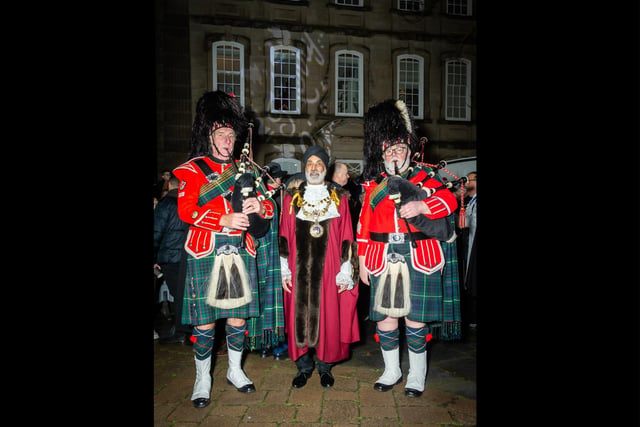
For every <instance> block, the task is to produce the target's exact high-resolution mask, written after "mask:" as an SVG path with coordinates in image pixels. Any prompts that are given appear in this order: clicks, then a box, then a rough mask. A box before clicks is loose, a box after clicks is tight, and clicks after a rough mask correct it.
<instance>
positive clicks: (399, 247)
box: [369, 241, 461, 340]
mask: <svg viewBox="0 0 640 427" xmlns="http://www.w3.org/2000/svg"><path fill="white" fill-rule="evenodd" d="M440 245H441V247H442V250H443V252H444V257H445V265H444V267H443V268H442V270H440V271H437V272H435V273H433V274H429V275H427V274H423V273H421V272H417V271H416V270H415V269H414V268H413V267H412V265H411V243H410V242H408V241H407V242H405V243H401V244H393V243H390V244H389V253H391V252H396V253H398V254H400V255H402V256H403V257H404V260H405V262H406V263H407V266H408V267H409V276H410V281H411V286H410V293H409V295H410V300H411V311H410V312H409V314H408V315H407V316H406V317H407V318H408V319H409V320H413V321H415V322H423V323H427V324H428V325H429V327H430V328H431V329H432V330H434V332H435V333H436V334H437V336H438V337H439V338H441V339H445V340H450V339H459V338H460V337H461V315H460V282H459V274H458V259H457V254H456V243H455V241H454V242H453V243H446V242H440ZM380 277H382V275H380V276H378V277H375V276H373V275H369V281H370V282H369V283H370V284H371V295H370V304H369V307H370V308H369V319H370V320H372V321H374V322H378V321H380V320H383V319H385V318H386V317H387V316H386V315H384V314H381V313H379V312H377V311H375V310H374V309H373V306H374V298H375V295H376V290H377V288H378V285H379V279H380Z"/></svg>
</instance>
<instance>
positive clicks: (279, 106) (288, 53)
mask: <svg viewBox="0 0 640 427" xmlns="http://www.w3.org/2000/svg"><path fill="white" fill-rule="evenodd" d="M271 112H272V113H291V114H300V49H297V48H293V47H285V46H272V47H271Z"/></svg>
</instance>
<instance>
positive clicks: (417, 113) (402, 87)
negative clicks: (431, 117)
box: [396, 55, 424, 119]
mask: <svg viewBox="0 0 640 427" xmlns="http://www.w3.org/2000/svg"><path fill="white" fill-rule="evenodd" d="M397 76H398V78H397V80H396V81H397V87H396V98H397V99H402V100H403V101H404V103H405V104H407V108H409V110H410V111H411V114H412V115H413V117H414V118H415V119H423V118H424V117H423V109H422V105H423V104H424V95H423V93H424V91H423V88H424V78H423V76H424V60H423V58H422V57H420V56H417V55H400V56H398V63H397Z"/></svg>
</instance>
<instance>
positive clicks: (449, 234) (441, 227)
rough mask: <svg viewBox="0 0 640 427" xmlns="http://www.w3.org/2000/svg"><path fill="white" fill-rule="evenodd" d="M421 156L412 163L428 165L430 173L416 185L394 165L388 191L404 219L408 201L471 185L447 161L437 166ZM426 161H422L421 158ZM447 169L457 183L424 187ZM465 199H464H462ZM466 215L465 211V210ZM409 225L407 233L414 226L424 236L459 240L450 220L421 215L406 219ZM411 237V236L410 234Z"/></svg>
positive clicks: (441, 239)
mask: <svg viewBox="0 0 640 427" xmlns="http://www.w3.org/2000/svg"><path fill="white" fill-rule="evenodd" d="M420 140H421V142H422V143H423V144H424V142H426V138H424V137H423V138H420ZM420 155H421V153H418V152H416V153H415V154H414V156H413V159H412V162H415V163H416V164H419V165H423V166H427V167H428V168H429V169H430V170H429V172H427V176H426V178H424V179H423V180H422V181H420V182H418V183H417V184H414V183H413V182H410V181H409V180H407V179H404V178H402V177H401V176H400V171H399V170H398V164H397V162H394V165H395V175H391V176H389V177H388V180H387V191H388V193H389V197H390V198H391V199H392V200H393V201H394V203H395V204H396V211H397V212H398V216H400V214H399V211H400V208H401V207H402V206H404V205H405V204H406V203H408V202H412V201H421V200H425V199H427V198H429V197H432V196H433V195H434V194H435V193H436V192H437V191H438V190H442V189H449V190H451V189H453V188H454V187H455V186H456V185H462V186H463V188H464V184H466V183H467V181H468V180H467V177H465V176H463V177H457V176H455V175H454V174H452V173H451V172H449V171H448V170H447V169H446V166H447V162H446V161H444V160H441V161H440V162H439V163H438V164H437V165H433V164H429V163H425V162H423V161H417V157H418V156H420ZM421 160H422V159H421ZM440 170H444V171H445V172H447V173H448V174H449V175H451V176H452V177H454V178H455V179H454V180H451V181H449V180H447V181H446V182H444V183H442V184H441V185H439V186H437V187H424V183H425V182H426V181H427V180H429V179H431V178H435V177H436V176H438V177H439V173H438V172H439V171H440ZM438 181H440V182H442V181H443V180H442V179H441V178H440V179H438ZM461 199H462V196H461ZM462 214H464V211H462ZM402 219H403V220H404V222H405V225H406V227H407V230H409V224H411V225H413V226H414V227H415V228H417V229H418V230H420V231H421V232H422V233H423V234H425V235H427V236H428V237H429V238H433V239H437V240H440V241H443V242H449V243H450V242H452V241H453V240H455V238H456V234H455V226H454V225H453V223H452V221H450V218H449V217H448V216H447V217H443V218H438V219H429V218H427V217H425V216H424V215H417V216H415V217H413V218H402ZM409 235H411V234H409ZM411 244H412V246H414V247H415V246H416V243H415V242H414V241H411Z"/></svg>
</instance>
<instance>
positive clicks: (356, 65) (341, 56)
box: [335, 50, 363, 117]
mask: <svg viewBox="0 0 640 427" xmlns="http://www.w3.org/2000/svg"><path fill="white" fill-rule="evenodd" d="M362 63H363V60H362V54H361V53H359V52H355V51H348V50H339V51H337V52H336V69H335V73H336V100H335V111H336V115H337V116H355V117H361V116H362V110H363V105H362V104H363V93H362V92H363V89H362V88H363V72H362V67H363V65H362Z"/></svg>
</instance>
